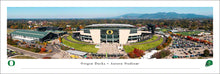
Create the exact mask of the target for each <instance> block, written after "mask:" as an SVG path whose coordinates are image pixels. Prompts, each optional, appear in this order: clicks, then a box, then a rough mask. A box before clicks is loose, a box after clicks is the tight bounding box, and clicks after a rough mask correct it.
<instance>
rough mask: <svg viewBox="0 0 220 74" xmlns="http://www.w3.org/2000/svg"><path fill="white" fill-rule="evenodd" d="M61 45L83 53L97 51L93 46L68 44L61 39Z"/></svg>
mask: <svg viewBox="0 0 220 74" xmlns="http://www.w3.org/2000/svg"><path fill="white" fill-rule="evenodd" d="M62 43H63V44H65V45H67V46H69V47H72V48H75V49H76V50H79V51H84V52H92V53H97V51H98V50H99V49H98V48H95V45H88V44H77V43H72V42H69V41H67V40H65V39H62Z"/></svg>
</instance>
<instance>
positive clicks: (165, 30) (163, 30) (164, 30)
mask: <svg viewBox="0 0 220 74" xmlns="http://www.w3.org/2000/svg"><path fill="white" fill-rule="evenodd" d="M168 30H171V29H160V30H159V31H162V32H167V31H168Z"/></svg>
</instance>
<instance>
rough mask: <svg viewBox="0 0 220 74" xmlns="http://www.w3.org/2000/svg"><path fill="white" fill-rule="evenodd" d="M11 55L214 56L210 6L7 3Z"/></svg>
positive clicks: (41, 57)
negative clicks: (24, 5)
mask: <svg viewBox="0 0 220 74" xmlns="http://www.w3.org/2000/svg"><path fill="white" fill-rule="evenodd" d="M5 50H7V58H8V59H208V58H213V8H212V7H7V49H5Z"/></svg>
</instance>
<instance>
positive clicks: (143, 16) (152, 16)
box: [115, 12, 212, 19]
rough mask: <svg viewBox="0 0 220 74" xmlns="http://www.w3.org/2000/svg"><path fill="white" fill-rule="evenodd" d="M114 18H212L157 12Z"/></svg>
mask: <svg viewBox="0 0 220 74" xmlns="http://www.w3.org/2000/svg"><path fill="white" fill-rule="evenodd" d="M115 18H120V19H197V18H212V16H204V15H197V14H178V13H176V12H168V13H166V12H158V13H153V14H135V13H132V14H125V15H121V16H118V17H115Z"/></svg>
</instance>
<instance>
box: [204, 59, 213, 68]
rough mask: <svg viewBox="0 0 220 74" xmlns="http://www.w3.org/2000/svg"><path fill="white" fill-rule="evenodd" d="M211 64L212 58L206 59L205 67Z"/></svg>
mask: <svg viewBox="0 0 220 74" xmlns="http://www.w3.org/2000/svg"><path fill="white" fill-rule="evenodd" d="M212 64H213V62H212V60H208V61H206V64H205V66H206V67H209V66H211V65H212Z"/></svg>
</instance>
